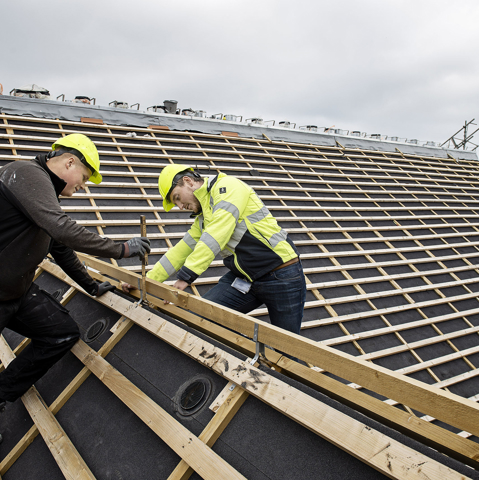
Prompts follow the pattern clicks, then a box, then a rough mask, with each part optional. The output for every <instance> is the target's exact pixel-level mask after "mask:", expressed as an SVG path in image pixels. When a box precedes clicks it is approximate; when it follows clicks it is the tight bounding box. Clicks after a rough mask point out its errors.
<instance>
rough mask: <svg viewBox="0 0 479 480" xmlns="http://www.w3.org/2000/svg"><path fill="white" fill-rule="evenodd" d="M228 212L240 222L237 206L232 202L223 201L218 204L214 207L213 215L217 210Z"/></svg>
mask: <svg viewBox="0 0 479 480" xmlns="http://www.w3.org/2000/svg"><path fill="white" fill-rule="evenodd" d="M220 208H221V209H222V210H226V211H227V212H229V213H231V215H233V217H235V220H236V221H238V218H239V210H238V207H237V206H236V205H234V204H233V203H231V202H227V201H226V200H221V202H218V203H217V204H216V205H215V206H214V207H213V213H215V212H216V210H219V209H220Z"/></svg>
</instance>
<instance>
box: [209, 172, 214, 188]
mask: <svg viewBox="0 0 479 480" xmlns="http://www.w3.org/2000/svg"><path fill="white" fill-rule="evenodd" d="M215 178H216V175H215V176H213V177H209V178H208V188H209V189H211V185H212V183H213V180H214V179H215Z"/></svg>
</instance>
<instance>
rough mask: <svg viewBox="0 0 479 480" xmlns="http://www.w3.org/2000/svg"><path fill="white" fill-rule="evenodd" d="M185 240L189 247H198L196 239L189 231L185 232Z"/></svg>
mask: <svg viewBox="0 0 479 480" xmlns="http://www.w3.org/2000/svg"><path fill="white" fill-rule="evenodd" d="M183 241H184V242H185V243H186V245H188V247H190V248H191V250H194V249H195V247H196V240H195V239H194V238H193V237H192V236H191V235H190V234H189V233H188V232H186V233H185V236H184V237H183Z"/></svg>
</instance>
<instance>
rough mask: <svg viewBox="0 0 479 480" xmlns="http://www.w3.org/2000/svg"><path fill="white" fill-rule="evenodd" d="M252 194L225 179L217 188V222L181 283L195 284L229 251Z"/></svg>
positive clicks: (184, 271)
mask: <svg viewBox="0 0 479 480" xmlns="http://www.w3.org/2000/svg"><path fill="white" fill-rule="evenodd" d="M250 193H251V189H250V187H248V186H247V185H246V184H244V183H243V182H241V181H239V180H238V179H236V178H234V177H224V178H222V179H220V180H219V181H218V182H217V183H216V184H215V186H214V187H213V190H212V191H211V196H212V198H213V218H212V220H211V222H209V224H208V225H207V227H206V228H205V230H204V231H203V233H202V234H201V237H200V238H199V241H198V243H197V245H196V247H195V249H194V251H193V252H192V253H191V255H189V256H188V258H187V259H186V261H185V263H184V266H183V267H182V268H181V270H180V271H179V272H178V278H179V279H180V280H183V281H184V282H186V283H188V284H191V283H193V282H194V281H195V280H196V279H197V278H198V277H199V276H200V275H201V274H202V273H203V272H204V271H205V270H206V269H207V268H208V267H209V266H210V264H211V262H212V261H213V260H214V259H215V257H216V256H217V255H218V254H219V253H220V252H221V250H223V249H224V248H225V247H226V244H227V243H228V242H229V240H230V239H231V236H232V235H233V232H234V230H235V228H236V225H237V222H238V219H239V218H241V217H242V214H243V212H244V210H245V208H246V205H247V204H248V200H249V197H250Z"/></svg>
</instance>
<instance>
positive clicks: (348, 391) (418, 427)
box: [48, 266, 479, 468]
mask: <svg viewBox="0 0 479 480" xmlns="http://www.w3.org/2000/svg"><path fill="white" fill-rule="evenodd" d="M52 267H53V270H52V271H51V273H52V274H54V275H59V276H60V278H61V277H62V276H64V274H63V272H62V271H61V270H60V269H59V268H58V267H56V266H52ZM48 269H50V266H48ZM91 274H92V275H93V276H94V278H96V279H97V280H99V281H105V280H106V278H105V277H103V276H101V275H100V274H98V273H95V272H91ZM69 282H70V283H71V284H72V283H73V282H72V281H71V280H69ZM134 295H135V296H137V297H138V298H139V295H137V294H136V292H135V293H134ZM150 301H153V302H157V303H156V304H157V306H158V308H159V310H161V311H163V312H164V313H167V314H168V315H170V316H172V317H173V318H177V319H179V320H181V321H182V322H184V323H186V324H187V325H191V326H193V327H194V328H195V329H197V330H199V331H201V332H204V333H206V334H208V335H209V336H212V337H213V338H217V339H218V340H219V341H221V342H222V343H225V344H227V345H229V346H230V347H233V348H236V349H237V350H239V351H241V352H243V353H245V354H246V355H251V354H253V353H254V352H255V344H254V343H253V342H252V341H251V340H249V339H247V338H245V337H243V336H241V335H237V334H236V333H234V332H233V331H231V330H228V329H225V328H223V327H221V326H220V325H218V324H216V323H211V322H209V321H207V320H206V319H204V318H201V317H198V316H196V315H194V314H192V313H190V312H185V311H183V310H181V309H179V308H178V307H176V306H174V305H172V304H168V305H163V301H162V300H159V299H156V298H155V297H150ZM267 356H268V359H269V360H272V361H273V362H274V363H275V364H278V365H279V366H278V367H277V368H278V369H279V370H282V371H283V373H286V374H288V375H289V376H291V377H292V378H294V379H296V380H298V381H301V382H303V383H305V384H307V385H309V386H310V387H312V388H315V389H316V390H319V391H321V392H323V393H325V394H327V395H328V396H330V397H332V398H335V399H336V400H338V401H340V402H342V403H345V404H346V405H349V406H351V407H352V408H355V409H356V410H359V411H361V412H363V413H365V414H366V415H368V416H370V417H372V418H375V419H377V420H378V421H380V422H382V423H385V424H386V425H389V426H391V427H392V428H395V429H396V430H399V431H401V432H403V433H405V434H406V435H409V436H411V437H413V438H416V439H418V440H419V441H421V442H423V443H426V444H427V445H429V446H431V447H432V448H435V449H436V450H439V451H442V452H444V453H446V454H447V455H449V456H451V457H454V458H456V459H458V460H459V461H461V462H463V463H466V464H468V465H471V466H472V467H474V468H479V462H478V461H477V444H475V443H473V442H471V441H467V440H465V439H461V438H460V437H459V436H458V435H455V434H454V433H452V432H450V431H448V430H445V429H443V428H441V427H438V426H436V425H433V424H431V423H429V422H428V421H426V420H423V419H421V418H417V417H414V416H411V415H410V414H409V413H407V412H405V411H403V410H400V409H397V408H394V407H392V406H390V405H388V404H387V403H385V402H382V401H380V400H378V399H376V398H374V397H372V396H370V395H366V394H364V393H362V392H361V391H359V390H356V389H354V388H351V386H347V385H345V384H343V383H341V382H339V381H337V380H335V379H333V378H331V377H327V376H324V375H321V374H319V373H318V372H317V371H316V370H313V369H310V368H307V367H306V366H304V365H301V364H299V363H297V362H293V361H291V360H289V359H287V358H285V357H283V356H282V355H281V354H280V353H278V352H275V351H272V350H267ZM231 384H233V385H234V383H232V382H231V383H230V385H231ZM237 388H238V387H237ZM223 400H224V399H223ZM215 406H217V407H218V408H219V406H220V405H219V404H218V405H216V404H215V402H214V404H212V407H213V408H215ZM216 410H217V408H216ZM216 410H214V411H216Z"/></svg>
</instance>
